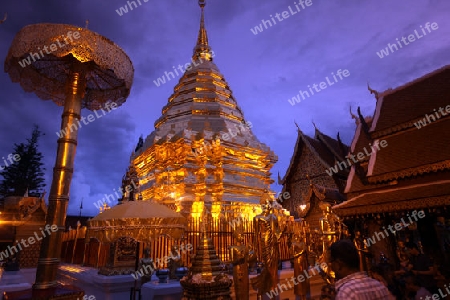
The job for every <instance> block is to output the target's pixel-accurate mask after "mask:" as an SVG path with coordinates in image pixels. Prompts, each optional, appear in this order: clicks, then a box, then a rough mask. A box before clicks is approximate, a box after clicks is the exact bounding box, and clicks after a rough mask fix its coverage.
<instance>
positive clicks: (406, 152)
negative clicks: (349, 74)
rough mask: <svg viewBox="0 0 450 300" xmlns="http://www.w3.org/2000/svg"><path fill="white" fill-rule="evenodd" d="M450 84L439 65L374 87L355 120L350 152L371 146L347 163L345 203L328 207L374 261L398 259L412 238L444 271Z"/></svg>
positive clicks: (447, 262) (448, 261)
mask: <svg viewBox="0 0 450 300" xmlns="http://www.w3.org/2000/svg"><path fill="white" fill-rule="evenodd" d="M449 82H450V66H445V67H443V68H441V69H439V70H436V71H434V72H432V73H430V74H427V75H425V76H423V77H421V78H418V79H416V80H414V81H412V82H409V83H407V84H405V85H403V86H400V87H398V88H395V89H388V90H386V91H384V92H382V93H378V92H376V91H373V90H372V92H374V93H375V97H376V99H377V105H376V109H375V112H374V114H373V118H371V119H369V121H368V122H367V121H366V120H361V122H359V124H358V126H357V128H356V132H355V136H354V139H353V142H352V144H351V149H350V152H351V154H353V155H358V154H359V153H365V149H364V148H366V150H367V149H372V151H371V153H370V156H366V157H365V159H364V160H361V161H360V162H359V163H357V164H354V165H352V167H351V170H350V175H349V178H348V181H347V186H346V189H345V193H346V195H347V198H348V200H347V201H345V202H343V203H341V204H339V205H336V206H334V207H333V211H334V212H335V213H336V214H338V215H339V216H340V217H343V218H345V220H346V223H348V224H352V225H351V226H352V227H353V228H354V230H355V232H357V231H358V232H360V234H361V237H362V238H364V239H365V248H366V250H368V251H369V252H370V253H371V254H372V257H373V258H372V263H374V262H378V259H379V257H380V255H381V254H383V255H386V256H387V257H388V259H389V261H390V262H391V263H397V264H398V263H399V260H400V259H401V258H400V257H398V253H400V252H401V251H403V249H402V248H403V245H404V243H405V242H408V241H411V242H415V243H417V244H419V247H421V251H423V252H424V253H425V254H426V255H428V256H430V257H431V258H433V260H434V263H435V265H436V266H439V268H438V269H439V270H440V271H441V272H442V273H446V274H447V276H448V275H449V274H450V270H449V269H448V266H450V238H449V237H450V210H449V205H450V130H449V128H450V85H449V84H448V83H449ZM389 226H390V227H389ZM388 228H389V230H388ZM392 228H394V230H392ZM385 229H386V230H385ZM395 245H398V247H397V249H396V247H395ZM396 253H397V254H396ZM445 266H446V267H445ZM444 267H445V268H446V269H445V268H444Z"/></svg>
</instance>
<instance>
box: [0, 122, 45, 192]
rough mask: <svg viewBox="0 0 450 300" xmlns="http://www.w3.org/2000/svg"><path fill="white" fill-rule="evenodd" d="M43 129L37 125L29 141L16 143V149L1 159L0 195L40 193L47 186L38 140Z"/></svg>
mask: <svg viewBox="0 0 450 300" xmlns="http://www.w3.org/2000/svg"><path fill="white" fill-rule="evenodd" d="M41 135H42V134H41V131H40V130H39V127H38V126H37V125H35V126H34V128H33V131H32V133H31V139H27V143H25V144H24V143H20V144H14V151H13V153H11V154H10V155H8V157H7V158H5V159H3V160H2V161H1V163H2V166H0V170H2V171H1V172H0V175H1V176H2V177H3V180H2V182H1V183H0V197H6V196H23V195H24V194H25V192H26V191H27V190H28V192H29V193H40V192H41V191H42V189H43V188H44V187H45V179H44V171H45V168H43V167H42V166H43V163H42V157H43V156H42V153H41V152H39V151H38V140H39V137H40V136H41Z"/></svg>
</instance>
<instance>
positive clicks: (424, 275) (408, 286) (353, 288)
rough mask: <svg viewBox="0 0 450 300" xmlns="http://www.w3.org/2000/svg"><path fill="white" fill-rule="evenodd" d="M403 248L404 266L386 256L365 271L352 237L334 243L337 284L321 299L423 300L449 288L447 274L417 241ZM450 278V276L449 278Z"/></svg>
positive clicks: (332, 262)
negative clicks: (394, 263) (435, 263)
mask: <svg viewBox="0 0 450 300" xmlns="http://www.w3.org/2000/svg"><path fill="white" fill-rule="evenodd" d="M404 246H405V247H404V248H403V249H401V251H402V253H401V254H402V255H401V256H400V257H401V261H400V268H399V269H397V270H395V269H394V267H393V265H392V264H390V263H389V262H388V261H387V260H384V259H382V260H381V261H380V263H379V264H378V265H376V266H374V267H372V268H371V269H370V270H369V271H368V272H361V268H360V260H359V256H358V249H357V248H356V247H355V245H354V243H353V242H352V241H350V240H340V241H337V242H335V243H333V244H332V245H331V247H330V248H329V254H328V264H329V266H330V268H331V270H332V271H333V272H334V274H335V280H336V281H335V284H334V288H332V287H330V286H326V287H324V288H323V289H322V295H321V299H330V300H344V299H345V300H352V299H355V300H356V299H358V300H378V299H379V300H381V299H383V300H385V299H389V300H391V299H393V300H395V299H397V300H419V299H420V300H421V299H435V297H436V296H434V298H433V295H436V294H437V295H438V296H441V295H440V294H442V291H445V287H446V285H445V284H446V283H448V282H447V281H446V278H445V277H444V276H443V275H442V274H441V272H440V270H439V268H436V267H435V266H434V265H433V263H432V261H431V260H430V259H429V258H428V256H427V255H425V254H423V253H422V252H421V250H420V248H419V247H418V246H417V245H416V244H415V243H413V242H409V243H407V244H405V245H404ZM449 280H450V279H449ZM439 299H440V298H439Z"/></svg>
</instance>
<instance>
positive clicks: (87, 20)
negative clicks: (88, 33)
mask: <svg viewBox="0 0 450 300" xmlns="http://www.w3.org/2000/svg"><path fill="white" fill-rule="evenodd" d="M88 27H89V19H86V23H85V25H84V28H86V29H88Z"/></svg>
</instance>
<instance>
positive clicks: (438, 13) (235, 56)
mask: <svg viewBox="0 0 450 300" xmlns="http://www.w3.org/2000/svg"><path fill="white" fill-rule="evenodd" d="M145 1H146V0H140V3H141V5H139V3H138V0H136V1H135V2H136V3H137V6H138V7H133V10H130V7H129V6H128V7H127V10H128V12H127V13H124V12H123V10H122V11H121V14H122V16H120V15H119V14H118V13H117V11H116V10H119V9H120V7H122V6H127V1H125V0H109V1H106V0H103V1H100V0H98V1H91V0H79V1H70V2H69V1H56V0H45V1H33V0H21V1H16V0H14V1H13V0H1V3H0V19H2V18H3V17H2V16H3V14H4V13H8V18H7V20H6V21H5V22H4V23H3V24H0V41H1V42H0V56H1V57H2V58H3V61H4V58H5V57H6V55H7V53H8V49H9V47H10V45H11V42H12V40H13V38H14V36H15V34H16V33H17V32H18V31H19V30H20V29H21V28H22V27H24V26H26V25H29V24H34V23H64V24H72V25H77V26H80V27H84V26H85V20H86V19H89V29H90V30H92V31H95V32H97V33H99V34H101V35H103V36H105V37H107V38H109V39H111V40H112V41H114V42H115V43H116V44H117V45H119V46H120V47H121V48H122V49H123V50H124V51H125V52H126V53H127V54H128V56H129V57H130V59H131V61H132V62H133V65H134V69H135V73H134V83H133V86H132V89H131V93H130V96H129V98H128V100H127V101H126V103H125V104H123V105H122V106H121V107H119V109H117V110H114V111H112V112H110V113H108V114H106V115H105V116H103V117H101V118H98V119H96V120H95V121H94V122H91V123H89V124H88V125H86V126H83V127H82V128H80V130H79V135H78V148H77V154H76V158H75V173H74V177H73V181H72V186H71V194H70V203H69V211H68V214H78V213H79V209H78V207H79V205H80V201H81V199H82V198H84V201H83V207H84V209H83V211H82V213H83V215H90V216H93V215H96V214H97V213H98V210H97V209H96V207H95V206H94V204H93V203H94V202H96V201H98V200H100V199H101V198H102V197H103V196H104V194H111V193H113V189H117V188H118V187H119V186H120V184H121V178H122V176H123V175H124V172H125V170H126V168H127V166H128V165H129V159H130V155H131V153H132V151H133V150H134V148H135V146H136V144H137V142H138V139H139V136H140V135H143V136H144V138H145V137H146V136H147V135H148V134H150V133H151V132H152V131H153V129H154V122H155V121H156V119H157V118H158V117H159V116H160V115H161V109H162V107H163V106H164V105H165V104H166V103H167V99H168V98H169V96H170V95H171V94H172V92H173V87H174V86H175V85H176V84H177V82H178V80H179V79H180V76H177V78H175V79H171V80H169V81H168V82H166V83H165V84H160V86H157V85H156V84H155V83H154V82H155V81H157V80H158V78H159V77H162V76H164V73H165V72H170V71H173V68H172V66H175V67H176V66H178V65H179V64H181V65H185V64H186V63H188V62H190V58H191V57H192V51H193V47H194V46H195V42H196V39H197V34H198V29H199V19H200V9H199V7H198V4H197V1H194V0H192V1H186V0H179V1H174V0H166V1H155V0H147V2H145ZM129 2H130V3H131V1H129ZM308 4H309V6H308ZM449 13H450V1H445V0H428V1H419V0H397V1H387V0H382V1H375V0H369V1H356V0H349V1H318V0H311V2H306V1H305V3H303V4H301V3H299V2H298V0H296V1H295V2H294V1H293V0H277V1H269V0H258V1H256V0H245V1H244V0H241V1H237V0H227V1H225V0H222V1H219V0H214V1H213V0H209V1H208V0H207V4H206V8H205V23H206V29H207V32H208V38H209V44H210V46H211V47H212V49H213V51H214V55H215V56H214V62H215V63H216V64H217V66H218V67H219V69H220V71H221V72H222V74H224V76H225V79H226V80H227V82H228V83H229V86H230V88H231V90H232V91H233V94H234V97H235V99H236V100H237V102H238V103H239V105H240V107H241V108H242V110H243V112H244V116H245V119H246V120H247V121H250V122H251V123H252V131H253V132H254V134H255V135H256V136H257V137H258V138H259V140H260V141H261V142H264V143H265V144H267V145H268V146H269V147H270V148H271V149H272V150H273V151H274V152H275V154H276V155H278V163H277V164H276V165H275V166H274V168H273V169H272V177H273V179H274V181H275V183H276V182H277V173H278V172H279V173H280V175H281V176H284V174H285V172H286V169H287V167H288V165H289V161H290V159H291V156H292V153H293V150H294V144H295V141H296V138H297V128H296V126H295V124H294V120H295V121H296V122H297V123H298V125H299V126H300V128H301V129H302V131H303V132H304V133H306V134H308V135H310V136H312V135H313V134H314V127H313V125H312V121H313V122H314V123H315V124H316V126H317V127H318V128H319V129H320V130H321V131H322V132H323V133H325V134H327V135H330V136H332V137H336V134H337V132H340V134H341V137H342V139H343V141H344V142H345V143H346V144H350V143H351V140H352V138H353V134H354V130H355V123H354V120H352V119H351V118H350V114H349V107H350V106H352V107H353V109H354V112H356V108H357V107H358V106H360V107H361V111H362V113H363V114H364V115H365V116H367V115H370V116H371V115H372V114H373V112H374V109H375V104H376V100H375V98H374V95H371V94H370V93H369V91H368V90H367V82H369V83H370V86H371V88H373V89H375V90H377V91H380V92H381V91H384V90H386V89H389V88H395V87H398V86H401V85H403V84H405V83H407V82H409V81H411V80H414V79H416V78H418V77H421V76H423V75H425V74H427V73H429V72H432V71H433V70H436V69H439V68H441V67H443V66H445V65H447V64H449V63H450V19H449ZM277 14H278V15H277ZM271 15H272V16H271ZM272 17H273V20H272ZM262 20H264V23H265V26H266V27H267V28H266V27H264V24H262ZM269 21H270V22H271V23H272V26H270V24H269ZM427 23H429V24H428V25H426V24H427ZM433 23H436V24H433ZM256 26H258V27H259V28H260V30H259V32H258V33H257V34H254V33H253V32H256V29H255V27H256ZM426 26H427V27H426ZM252 29H253V30H252ZM408 36H410V37H408ZM403 37H404V39H403V40H402V38H403ZM397 39H398V41H397ZM408 39H409V40H408ZM388 43H390V44H391V47H390V48H391V49H389V47H388ZM393 44H395V45H396V46H395V47H394V46H393ZM400 46H401V47H400ZM386 47H388V48H386ZM396 48H397V49H396ZM383 49H384V50H385V51H384V53H382V52H381V51H382V50H383ZM377 52H378V54H377ZM386 53H388V55H386ZM380 56H382V58H381V57H380ZM338 70H341V71H340V72H341V73H343V72H344V70H347V71H346V72H345V73H344V75H341V76H340V77H339V76H338V75H337V74H338V72H339V71H338ZM333 74H334V75H333ZM345 74H347V77H346V76H345ZM180 75H181V74H180ZM334 76H336V77H334ZM327 77H328V79H327ZM165 80H166V81H167V78H165ZM327 80H328V81H327ZM321 82H324V84H321ZM314 84H316V86H315V88H314ZM0 87H1V94H0V95H1V96H0V157H3V156H5V157H6V156H7V155H8V154H10V153H11V152H12V151H13V145H14V143H20V142H25V141H26V139H27V138H29V137H30V136H31V131H32V127H33V124H37V125H39V126H40V128H41V130H42V132H43V133H45V135H44V136H42V137H41V139H40V144H39V149H40V151H41V152H42V153H43V155H44V158H45V160H44V163H45V167H46V169H47V170H46V183H47V187H46V190H47V195H48V192H49V191H50V184H51V175H52V174H51V172H52V168H53V165H54V163H55V154H56V147H57V144H56V141H57V138H58V137H57V135H56V132H58V131H59V129H60V128H59V126H60V120H61V112H62V107H59V106H57V105H56V104H54V103H53V102H51V101H43V100H41V99H39V98H38V97H37V96H35V95H34V94H31V93H26V92H24V91H23V90H22V88H21V87H20V85H19V84H17V83H12V82H11V80H10V78H9V75H8V74H6V73H4V72H2V73H0ZM309 88H311V90H312V91H313V92H314V94H312V93H311V90H309ZM300 90H301V91H309V97H306V98H305V99H304V100H302V101H301V102H300V103H295V105H291V104H290V103H289V101H288V100H289V99H291V101H293V100H292V98H293V97H296V96H297V95H298V94H299V91H300ZM304 95H305V94H304ZM294 100H295V99H294ZM92 113H93V112H91V111H88V110H83V111H82V115H83V116H88V115H89V114H92ZM0 163H1V164H3V160H1V161H0ZM272 187H273V190H274V191H279V190H281V187H280V186H278V185H277V184H274V185H273V186H272Z"/></svg>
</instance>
